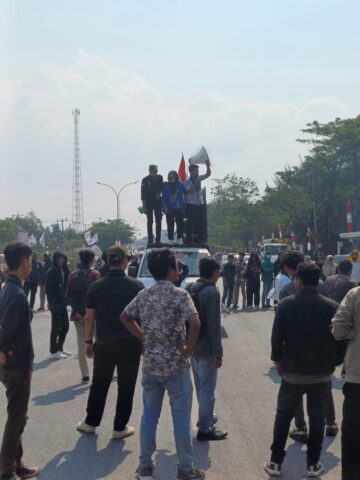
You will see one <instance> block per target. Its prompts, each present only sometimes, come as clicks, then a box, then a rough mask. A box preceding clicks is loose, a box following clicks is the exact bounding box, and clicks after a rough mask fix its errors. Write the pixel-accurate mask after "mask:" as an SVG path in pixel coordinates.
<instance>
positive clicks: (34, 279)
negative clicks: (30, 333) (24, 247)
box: [24, 252, 43, 310]
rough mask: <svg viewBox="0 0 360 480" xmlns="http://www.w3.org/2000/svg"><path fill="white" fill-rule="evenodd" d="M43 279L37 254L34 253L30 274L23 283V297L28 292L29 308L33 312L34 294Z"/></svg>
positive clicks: (41, 267)
mask: <svg viewBox="0 0 360 480" xmlns="http://www.w3.org/2000/svg"><path fill="white" fill-rule="evenodd" d="M42 277H43V266H42V265H41V263H40V262H38V260H37V254H36V253H35V252H34V253H33V256H32V261H31V272H30V274H29V276H28V278H27V279H26V280H25V283H24V290H25V295H26V296H28V295H29V292H30V308H31V310H34V305H35V297H36V292H37V289H38V286H39V283H40V282H41V279H42Z"/></svg>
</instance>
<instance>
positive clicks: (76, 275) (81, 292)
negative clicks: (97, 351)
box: [67, 248, 100, 383]
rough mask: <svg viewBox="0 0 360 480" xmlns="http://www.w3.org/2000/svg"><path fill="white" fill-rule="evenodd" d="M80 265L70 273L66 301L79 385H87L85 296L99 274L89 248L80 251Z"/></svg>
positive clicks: (93, 254)
mask: <svg viewBox="0 0 360 480" xmlns="http://www.w3.org/2000/svg"><path fill="white" fill-rule="evenodd" d="M79 257H80V264H79V265H78V268H77V269H76V270H75V271H74V272H72V273H70V276H69V279H68V283H67V299H68V301H69V303H70V305H71V317H70V318H71V320H72V321H73V322H74V325H75V328H76V338H77V344H78V355H79V366H80V371H81V383H88V381H89V380H90V376H89V367H88V363H87V360H86V355H85V348H84V342H85V313H86V296H87V293H88V290H89V288H90V285H91V284H92V283H94V282H95V281H96V280H99V278H100V273H99V272H98V271H97V270H95V269H94V268H93V267H94V260H95V253H94V252H93V251H92V250H90V249H89V248H86V249H83V250H80V252H79Z"/></svg>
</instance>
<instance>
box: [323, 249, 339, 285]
mask: <svg viewBox="0 0 360 480" xmlns="http://www.w3.org/2000/svg"><path fill="white" fill-rule="evenodd" d="M336 267H337V265H336V263H335V262H334V257H333V256H332V255H328V256H327V257H326V259H325V262H324V266H323V275H324V277H325V279H327V278H328V277H331V275H335V274H336Z"/></svg>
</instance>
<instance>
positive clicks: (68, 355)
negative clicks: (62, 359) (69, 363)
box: [61, 349, 72, 357]
mask: <svg viewBox="0 0 360 480" xmlns="http://www.w3.org/2000/svg"><path fill="white" fill-rule="evenodd" d="M61 353H62V354H63V355H65V356H67V357H71V355H72V354H71V352H68V351H67V350H64V349H62V350H61Z"/></svg>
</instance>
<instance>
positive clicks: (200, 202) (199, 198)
mask: <svg viewBox="0 0 360 480" xmlns="http://www.w3.org/2000/svg"><path fill="white" fill-rule="evenodd" d="M200 154H201V159H198V157H200ZM195 162H197V163H195ZM189 163H190V166H189V174H190V178H189V179H188V180H186V181H185V182H184V187H185V202H186V211H185V214H186V219H187V221H186V239H187V243H188V244H189V243H190V244H194V243H195V244H204V243H206V242H207V231H206V230H207V228H206V225H207V222H206V202H205V198H204V195H203V191H202V189H201V182H202V181H203V180H206V179H207V178H209V177H210V175H211V168H210V160H209V157H208V155H207V152H206V150H205V148H204V147H202V149H201V151H200V152H199V153H198V154H197V155H194V157H192V158H190V159H189ZM198 163H205V165H206V173H205V175H199V165H198Z"/></svg>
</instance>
